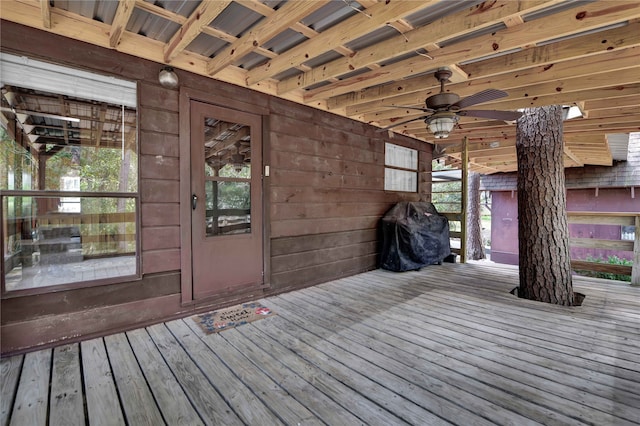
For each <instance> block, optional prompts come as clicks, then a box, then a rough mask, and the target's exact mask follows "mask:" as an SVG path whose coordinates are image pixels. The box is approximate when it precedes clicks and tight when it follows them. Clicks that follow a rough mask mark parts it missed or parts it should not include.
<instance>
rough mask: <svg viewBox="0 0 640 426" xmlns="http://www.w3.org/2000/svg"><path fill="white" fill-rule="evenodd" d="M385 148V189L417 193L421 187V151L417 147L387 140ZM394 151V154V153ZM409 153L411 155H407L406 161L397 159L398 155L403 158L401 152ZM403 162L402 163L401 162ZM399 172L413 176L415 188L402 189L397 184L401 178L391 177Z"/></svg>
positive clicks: (412, 180)
mask: <svg viewBox="0 0 640 426" xmlns="http://www.w3.org/2000/svg"><path fill="white" fill-rule="evenodd" d="M384 146H385V149H384V190H385V191H387V192H400V193H408V194H417V193H418V192H419V190H420V188H419V179H418V177H419V174H418V172H419V167H420V160H419V151H418V150H417V149H415V148H409V147H406V146H403V145H398V144H394V143H391V142H387V141H385V145H384ZM392 152H393V154H392ZM402 153H406V154H409V157H408V158H407V157H405V158H404V161H403V160H400V161H396V160H397V159H398V157H400V158H401V154H402ZM394 156H395V157H396V158H394ZM401 163H402V164H401ZM394 172H395V173H399V175H405V176H411V178H410V182H409V183H410V185H409V186H415V188H413V189H402V188H400V186H402V185H397V182H398V180H397V179H399V178H396V179H395V180H394V179H393V178H392V177H391V174H392V173H394Z"/></svg>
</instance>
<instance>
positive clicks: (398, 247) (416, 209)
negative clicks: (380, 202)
mask: <svg viewBox="0 0 640 426" xmlns="http://www.w3.org/2000/svg"><path fill="white" fill-rule="evenodd" d="M450 254H451V248H450V244H449V221H448V220H447V218H446V217H445V216H443V215H441V214H440V213H438V211H437V210H436V208H435V207H434V206H433V204H431V203H418V202H408V201H403V202H400V203H398V204H396V205H395V206H394V207H392V208H391V210H389V211H388V212H387V213H386V214H385V215H384V217H383V218H382V253H381V255H380V266H381V267H382V268H384V269H388V270H390V271H396V272H400V271H412V270H416V269H420V268H422V267H423V266H427V265H433V264H435V263H441V262H442V261H443V260H444V258H445V257H447V256H449V255H450Z"/></svg>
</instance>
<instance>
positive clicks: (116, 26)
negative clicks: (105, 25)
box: [109, 0, 136, 47]
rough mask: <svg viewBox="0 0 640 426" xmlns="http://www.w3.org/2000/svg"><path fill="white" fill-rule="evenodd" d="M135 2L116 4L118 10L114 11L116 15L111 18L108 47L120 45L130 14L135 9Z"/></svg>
mask: <svg viewBox="0 0 640 426" xmlns="http://www.w3.org/2000/svg"><path fill="white" fill-rule="evenodd" d="M135 5H136V0H120V1H119V2H118V8H117V9H116V15H115V16H114V17H113V22H112V23H111V31H110V34H109V46H111V47H116V46H117V45H118V43H120V39H121V38H122V34H124V31H125V30H126V28H127V23H128V22H129V18H131V14H132V13H133V10H134V9H135Z"/></svg>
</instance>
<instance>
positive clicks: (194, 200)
mask: <svg viewBox="0 0 640 426" xmlns="http://www.w3.org/2000/svg"><path fill="white" fill-rule="evenodd" d="M197 205H198V196H197V195H196V194H192V195H191V208H192V209H193V210H195V209H196V207H197Z"/></svg>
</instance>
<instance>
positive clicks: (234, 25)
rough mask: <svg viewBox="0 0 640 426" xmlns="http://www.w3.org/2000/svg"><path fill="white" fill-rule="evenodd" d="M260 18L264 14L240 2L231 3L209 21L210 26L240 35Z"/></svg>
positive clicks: (262, 17)
mask: <svg viewBox="0 0 640 426" xmlns="http://www.w3.org/2000/svg"><path fill="white" fill-rule="evenodd" d="M262 19H264V16H262V15H260V14H259V13H256V12H254V11H253V10H250V9H247V8H246V7H244V6H242V5H241V4H238V3H231V4H230V5H229V6H227V7H226V8H225V9H224V10H223V11H222V13H220V15H218V16H217V17H216V19H214V20H213V22H211V24H210V26H211V27H213V28H217V29H219V30H221V31H224V32H225V33H227V34H231V35H233V36H236V37H240V36H242V35H243V34H244V33H246V32H247V31H249V30H250V29H251V28H253V26H254V25H256V24H257V23H258V22H260V21H261V20H262Z"/></svg>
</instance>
